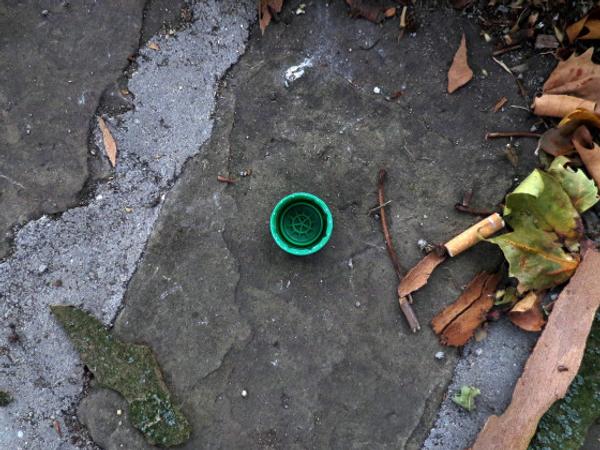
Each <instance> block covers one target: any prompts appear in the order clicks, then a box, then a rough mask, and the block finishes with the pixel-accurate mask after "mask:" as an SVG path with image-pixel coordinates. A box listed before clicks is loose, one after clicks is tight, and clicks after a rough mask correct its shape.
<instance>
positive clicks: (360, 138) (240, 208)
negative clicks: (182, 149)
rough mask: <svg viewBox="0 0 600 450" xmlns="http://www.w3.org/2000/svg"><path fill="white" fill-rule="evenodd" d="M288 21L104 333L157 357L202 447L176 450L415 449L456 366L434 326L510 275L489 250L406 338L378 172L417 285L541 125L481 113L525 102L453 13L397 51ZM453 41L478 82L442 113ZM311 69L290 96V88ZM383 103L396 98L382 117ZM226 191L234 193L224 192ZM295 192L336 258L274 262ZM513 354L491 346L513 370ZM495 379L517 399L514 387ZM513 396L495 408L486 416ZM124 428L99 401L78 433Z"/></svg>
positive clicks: (516, 338)
mask: <svg viewBox="0 0 600 450" xmlns="http://www.w3.org/2000/svg"><path fill="white" fill-rule="evenodd" d="M297 4H298V2H294V1H291V2H288V4H287V8H288V9H286V11H284V14H283V15H282V18H283V22H281V23H279V24H272V25H271V26H270V27H269V29H268V30H267V32H266V33H265V35H264V37H262V38H260V37H258V36H255V39H253V40H252V41H251V45H250V47H249V50H248V51H247V53H246V54H245V55H244V56H243V57H242V59H241V60H240V62H239V63H238V64H237V65H236V66H235V67H234V69H233V70H232V71H231V72H230V73H229V75H228V77H227V78H226V80H225V83H223V88H222V90H221V95H220V98H219V103H218V107H217V112H216V127H215V130H214V132H213V136H212V138H211V140H210V143H209V144H207V145H206V146H205V148H204V149H203V151H202V152H201V154H200V155H198V156H197V157H195V158H193V159H192V160H191V161H189V162H188V164H187V165H186V169H185V171H184V172H183V174H182V176H181V178H180V179H179V180H178V183H177V185H176V186H175V189H174V190H173V192H172V193H171V194H170V195H169V197H168V199H167V201H166V203H165V206H164V207H163V210H162V212H161V216H160V219H159V221H158V222H157V226H156V228H155V230H154V231H153V234H152V237H151V239H150V242H149V244H148V247H147V250H146V252H145V254H144V258H143V261H142V263H141V264H140V265H139V267H138V270H137V271H136V274H135V276H134V277H133V279H132V281H131V283H130V284H129V287H128V290H127V294H126V298H125V305H124V308H123V310H122V311H121V313H120V314H119V316H118V318H117V320H116V322H115V327H114V333H116V335H117V336H119V337H120V338H122V339H125V340H130V341H134V342H145V343H147V344H149V345H151V346H152V348H153V349H154V350H155V351H156V354H157V357H158V360H159V361H160V363H161V365H162V367H163V369H164V371H165V377H166V381H167V384H168V385H169V387H170V389H171V390H172V392H173V393H174V395H175V398H177V399H179V400H180V401H181V405H182V408H183V410H184V412H185V413H186V414H187V416H188V418H189V419H190V422H191V424H192V427H193V432H192V439H191V441H190V442H189V443H188V444H187V445H185V446H184V447H183V448H188V449H199V448H285V449H296V448H297V449H300V448H332V449H338V448H339V449H350V448H351V449H372V448H377V449H386V448H389V449H392V448H393V449H398V448H406V449H416V448H420V447H421V444H422V442H423V441H424V439H425V438H426V436H427V434H428V432H429V429H430V426H431V424H432V423H433V419H434V417H435V412H436V409H437V406H438V404H439V402H440V401H441V399H442V396H443V394H444V392H445V390H446V386H447V384H448V382H449V381H450V378H451V376H452V369H453V365H454V364H453V363H454V361H455V360H456V355H455V352H454V351H452V350H447V349H446V352H447V357H446V358H445V359H443V360H441V361H438V360H436V359H435V357H434V355H435V353H436V352H438V351H440V350H441V349H442V348H441V347H440V346H439V344H438V342H437V339H436V338H435V336H434V335H433V333H432V332H431V331H430V329H429V327H428V326H427V323H428V322H429V321H430V319H431V318H432V317H433V315H434V314H435V313H437V312H438V311H439V310H440V309H441V308H442V307H443V306H445V305H446V304H448V303H450V302H452V301H453V300H454V299H455V298H456V297H457V296H458V294H459V293H460V290H461V288H462V286H464V285H465V284H466V283H467V282H468V281H469V279H470V278H472V276H473V275H474V274H475V273H476V272H477V271H479V270H482V269H493V268H494V267H496V266H497V265H498V264H499V263H500V261H501V255H500V253H499V251H498V250H497V249H496V248H495V247H493V246H491V245H487V244H480V245H479V246H477V247H476V248H474V249H473V250H471V251H469V253H467V254H465V255H462V256H459V257H457V258H455V259H452V260H450V261H448V262H447V263H445V264H444V265H443V266H442V267H441V268H440V269H439V270H438V271H437V272H436V274H435V275H434V276H433V278H432V279H431V281H430V283H429V284H428V285H427V286H426V287H425V288H424V289H423V290H422V291H420V292H419V293H418V294H416V295H415V305H414V308H415V310H416V313H417V315H418V317H419V318H420V319H421V322H422V324H423V325H424V329H423V330H422V331H421V332H420V333H419V334H416V335H413V334H411V333H410V332H409V331H408V329H407V326H406V324H405V322H404V319H403V317H402V316H401V314H400V311H399V308H398V305H397V299H396V297H395V286H396V283H397V281H396V279H395V275H394V273H393V270H392V268H391V265H390V263H389V260H388V257H387V254H386V251H385V246H384V243H383V240H382V235H381V231H380V224H379V222H378V221H377V220H376V219H374V218H371V217H369V216H368V215H367V214H366V212H367V211H368V210H369V209H370V208H371V207H372V206H373V205H374V203H375V201H376V196H375V179H376V174H377V171H378V170H379V168H381V167H385V168H386V169H387V170H388V172H389V182H388V184H387V197H388V198H389V199H391V200H392V201H393V203H392V205H391V206H390V209H389V211H390V216H391V231H392V235H393V236H394V239H395V241H396V245H397V247H398V250H399V254H400V255H402V256H401V259H402V261H403V262H404V263H405V264H406V265H407V266H408V265H412V264H414V263H415V262H416V261H417V260H418V259H419V258H420V257H421V255H420V253H419V250H418V248H417V245H416V243H417V240H419V239H427V240H429V241H432V242H441V241H444V240H445V239H447V238H449V237H450V236H452V235H453V234H455V233H457V232H459V231H461V230H463V229H464V228H466V227H467V226H468V225H469V224H471V223H472V222H473V218H471V217H467V216H463V215H459V214H458V213H456V212H455V211H454V210H453V205H454V203H455V202H456V201H457V200H458V199H459V198H460V196H461V193H462V192H463V191H464V190H466V189H469V188H471V187H475V188H477V194H476V197H475V200H474V202H475V203H478V204H479V205H480V206H485V207H491V206H493V205H495V204H497V203H498V202H500V201H501V200H502V198H503V196H504V194H505V192H506V191H507V190H508V189H509V187H510V186H511V184H512V183H513V182H515V181H517V180H519V179H521V178H522V176H523V175H525V174H527V173H528V172H529V171H530V170H531V168H532V167H533V165H534V157H533V148H534V146H535V143H534V142H527V141H522V142H520V143H519V144H520V146H519V147H518V152H519V156H520V163H519V168H518V169H517V170H516V171H515V170H514V169H513V168H512V166H511V165H510V164H509V163H508V161H507V160H506V159H505V157H504V155H503V148H504V143H501V142H486V141H484V140H483V136H484V134H485V132H486V131H493V130H498V129H528V128H529V127H530V126H531V124H532V118H531V117H529V116H528V114H527V113H526V112H524V111H522V110H520V109H515V108H507V109H505V110H504V111H503V112H501V113H497V114H494V113H492V112H490V109H491V107H492V106H493V105H494V104H495V103H496V101H497V100H498V99H499V98H500V97H502V96H504V95H505V96H507V97H508V98H509V101H510V103H511V104H519V105H521V106H524V105H526V104H527V100H524V99H522V98H521V97H519V95H518V93H517V89H516V86H515V84H514V81H513V80H512V78H511V77H510V76H509V75H508V74H506V72H504V71H503V70H502V69H501V68H500V67H499V66H498V65H496V64H495V63H494V62H493V61H492V60H491V59H490V58H489V54H490V51H491V48H490V47H489V46H488V45H487V44H486V43H485V42H484V41H483V40H482V39H481V38H480V37H479V34H478V30H477V28H476V27H475V26H474V25H472V23H471V22H469V21H468V20H467V19H466V18H464V17H460V16H459V15H458V14H457V13H456V12H454V11H452V10H449V9H443V8H442V9H441V10H440V9H437V10H432V11H427V10H424V9H421V10H419V15H420V19H421V21H422V25H421V28H420V29H419V30H418V32H417V33H416V34H414V35H409V36H406V37H405V38H404V39H403V40H401V41H400V42H399V43H398V41H397V34H398V28H397V22H396V21H389V22H387V23H385V24H384V25H383V26H376V25H373V24H371V23H368V22H365V21H354V20H350V19H349V18H348V16H347V10H346V7H345V5H344V3H343V2H332V3H330V4H327V3H325V2H316V1H315V2H309V3H308V4H307V7H306V14H305V15H302V16H293V15H291V14H289V11H293V10H294V8H295V7H296V6H297ZM286 12H287V13H286ZM463 30H464V31H465V32H466V34H467V39H468V41H469V43H470V51H469V52H470V63H471V65H472V67H473V69H474V71H475V74H476V75H475V79H474V80H473V81H472V82H471V83H470V84H469V85H468V86H466V87H465V88H463V89H461V90H460V91H459V92H458V93H456V94H454V95H448V94H446V92H445V86H446V73H447V69H448V67H449V64H450V61H451V59H452V55H453V54H454V51H455V49H456V47H457V46H458V43H459V40H460V35H461V32H462V31H463ZM255 32H256V33H257V34H258V31H255ZM303 62H304V66H305V67H304V73H303V75H302V76H301V77H299V78H298V79H296V80H295V81H291V82H289V83H288V84H289V86H288V87H286V85H285V80H284V75H285V73H286V71H287V70H288V69H289V68H290V67H291V66H297V65H299V64H301V63H303ZM549 64H551V62H549V63H545V62H544V61H543V60H542V62H541V64H540V63H538V64H537V65H535V66H536V68H537V69H538V70H540V71H542V72H543V71H544V70H547V68H548V65H549ZM532 65H534V64H532ZM483 69H485V70H486V71H487V73H488V74H489V75H488V76H484V75H482V70H483ZM527 86H528V87H529V88H530V89H533V86H534V85H533V84H531V83H530V82H529V80H528V84H527ZM375 87H377V88H379V90H381V91H382V92H383V94H384V95H385V94H390V93H393V92H395V91H397V90H402V91H403V95H402V97H400V99H399V100H398V101H395V102H388V101H386V100H385V98H384V95H381V94H376V93H374V88H375ZM250 169H251V171H252V173H251V175H250V176H248V177H242V176H240V173H241V172H248V171H249V170H250ZM218 174H222V175H230V176H232V177H235V178H237V179H238V180H237V182H236V183H235V184H233V185H224V184H220V183H218V182H217V180H216V177H217V175H218ZM298 190H306V191H309V192H313V193H315V194H317V195H319V196H321V197H322V198H323V199H324V200H325V201H326V202H327V203H328V204H329V206H330V208H331V209H332V212H333V215H334V218H335V228H334V233H333V237H332V239H331V241H330V243H329V244H328V246H327V247H326V248H325V249H324V250H323V251H321V252H320V253H318V254H316V255H313V256H310V257H305V258H295V257H291V256H288V255H286V254H284V253H282V252H281V250H279V249H278V248H277V247H276V245H275V244H274V242H273V241H272V239H271V237H270V236H269V233H268V217H269V213H270V211H271V209H272V207H273V206H274V204H275V203H276V202H277V200H278V199H279V198H281V197H282V196H283V195H285V194H288V193H290V192H293V191H298ZM499 330H501V329H500V328H499ZM499 333H500V332H499ZM523 336H524V334H523V333H515V332H508V333H505V334H502V335H500V334H499V335H498V336H495V335H494V340H491V341H490V343H495V347H494V348H493V351H495V352H502V351H507V352H509V353H508V354H513V353H514V350H515V349H517V350H518V353H519V354H521V353H522V351H524V350H523V349H525V348H526V347H520V346H519V344H520V343H522V342H523ZM525 341H526V342H528V340H527V339H525ZM490 352H492V350H490ZM510 358H511V357H509V356H506V359H507V360H508V359H510ZM500 359H502V358H500ZM517 364H520V361H519V362H517ZM488 369H489V365H488V366H486V370H488ZM506 373H507V375H511V376H512V378H513V379H512V382H514V377H516V374H517V371H516V370H514V371H513V370H510V371H508V370H507V371H506ZM511 389H512V386H511V385H510V382H507V384H504V385H501V386H498V389H497V390H493V391H492V390H490V392H489V404H490V405H492V404H493V403H494V402H495V401H497V402H498V404H500V402H501V401H502V399H503V398H506V397H505V396H506V395H507V393H510V390H511ZM500 391H501V392H500ZM242 392H245V394H246V395H243V394H242ZM495 395H496V397H494V396H495ZM490 407H491V406H490ZM122 408H123V401H122V400H121V399H119V398H118V397H116V396H115V395H114V394H113V393H111V392H108V391H104V390H99V389H94V390H93V391H92V393H91V395H90V396H89V397H88V398H86V399H85V401H84V402H83V403H82V405H81V407H80V409H79V414H80V418H81V419H82V421H83V422H84V423H85V424H86V425H87V426H88V427H89V430H90V432H91V434H92V436H93V437H94V439H96V440H97V441H98V442H102V445H103V446H105V447H106V448H120V447H121V445H123V446H126V445H127V444H126V442H132V440H135V439H138V438H136V437H135V436H136V435H137V433H136V431H135V430H133V429H131V427H130V426H129V425H128V423H127V422H126V421H124V420H116V418H115V415H116V411H117V410H118V409H122ZM135 442H137V443H136V445H140V446H141V443H139V442H140V441H139V439H138V440H137V441H135ZM146 447H147V446H144V447H136V448H146Z"/></svg>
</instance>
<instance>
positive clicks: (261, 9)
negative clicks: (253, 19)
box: [258, 0, 283, 34]
mask: <svg viewBox="0 0 600 450" xmlns="http://www.w3.org/2000/svg"><path fill="white" fill-rule="evenodd" d="M282 7H283V0H260V1H259V3H258V23H259V25H260V31H261V33H262V34H264V33H265V30H266V28H267V26H268V25H269V23H271V19H272V18H273V14H277V13H280V12H281V8H282Z"/></svg>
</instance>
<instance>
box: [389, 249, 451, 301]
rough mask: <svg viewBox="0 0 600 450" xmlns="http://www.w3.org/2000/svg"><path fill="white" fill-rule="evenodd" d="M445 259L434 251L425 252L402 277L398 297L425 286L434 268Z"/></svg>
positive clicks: (405, 295)
mask: <svg viewBox="0 0 600 450" xmlns="http://www.w3.org/2000/svg"><path fill="white" fill-rule="evenodd" d="M445 260H446V257H445V256H440V255H438V254H437V253H436V252H435V251H433V252H431V253H429V254H427V256H425V258H423V259H422V260H421V261H419V262H418V263H417V265H416V266H414V267H413V268H412V269H410V270H409V271H408V273H407V274H406V275H405V276H404V278H402V280H401V281H400V284H399V285H398V297H399V298H402V297H407V296H408V295H409V294H411V293H412V292H414V291H416V290H417V289H420V288H422V287H423V286H425V285H426V284H427V280H428V279H429V276H430V275H431V273H432V272H433V271H434V269H435V268H436V267H437V266H439V265H440V264H441V263H442V262H444V261H445Z"/></svg>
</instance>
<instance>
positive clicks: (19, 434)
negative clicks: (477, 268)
mask: <svg viewBox="0 0 600 450" xmlns="http://www.w3.org/2000/svg"><path fill="white" fill-rule="evenodd" d="M17 437H18V438H19V439H22V438H23V432H22V431H21V430H19V431H17Z"/></svg>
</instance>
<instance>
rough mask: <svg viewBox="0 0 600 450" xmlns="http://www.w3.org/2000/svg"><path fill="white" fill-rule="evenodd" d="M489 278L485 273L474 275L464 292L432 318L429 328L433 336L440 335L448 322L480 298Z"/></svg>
mask: <svg viewBox="0 0 600 450" xmlns="http://www.w3.org/2000/svg"><path fill="white" fill-rule="evenodd" d="M489 276H490V274H489V273H487V272H480V273H478V274H477V275H475V278H473V279H472V280H471V281H470V282H469V284H468V285H467V287H466V288H465V290H464V291H463V292H462V294H460V297H458V299H457V300H456V301H455V302H454V303H452V304H451V305H449V306H447V307H446V308H444V309H443V310H442V311H441V312H440V313H438V314H437V315H436V316H435V317H434V318H433V320H432V321H431V326H432V328H433V331H435V334H440V333H441V332H442V331H443V330H444V328H446V327H447V326H448V325H449V324H450V322H452V321H453V320H454V319H456V318H457V317H458V316H459V315H460V314H461V313H463V312H464V311H465V310H466V309H467V308H468V307H469V306H471V305H472V304H473V302H475V300H477V299H478V298H479V297H480V296H481V292H482V291H483V287H484V286H485V282H486V281H487V279H488V278H489Z"/></svg>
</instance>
